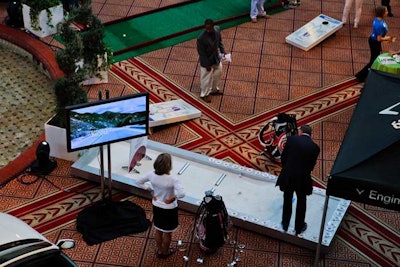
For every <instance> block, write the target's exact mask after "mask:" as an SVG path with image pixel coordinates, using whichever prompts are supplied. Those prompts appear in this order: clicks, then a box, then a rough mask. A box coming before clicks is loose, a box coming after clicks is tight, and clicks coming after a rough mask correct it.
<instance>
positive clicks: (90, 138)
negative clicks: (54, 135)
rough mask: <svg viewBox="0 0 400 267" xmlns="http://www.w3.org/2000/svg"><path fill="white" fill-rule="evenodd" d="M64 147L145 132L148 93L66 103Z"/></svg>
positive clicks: (71, 148)
mask: <svg viewBox="0 0 400 267" xmlns="http://www.w3.org/2000/svg"><path fill="white" fill-rule="evenodd" d="M65 109H66V114H67V129H66V130H67V151H68V152H72V151H77V150H82V149H87V148H91V147H95V146H102V145H106V144H110V143H114V142H119V141H123V140H128V139H133V138H136V137H141V136H145V135H148V134H149V93H147V92H144V93H138V94H132V95H126V96H121V97H116V98H110V99H104V100H98V101H94V102H89V103H84V104H78V105H72V106H67V107H66V108H65Z"/></svg>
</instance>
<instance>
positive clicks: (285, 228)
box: [281, 223, 289, 232]
mask: <svg viewBox="0 0 400 267" xmlns="http://www.w3.org/2000/svg"><path fill="white" fill-rule="evenodd" d="M281 226H282V229H283V231H285V232H287V230H288V228H289V226H286V227H285V226H284V225H283V223H281Z"/></svg>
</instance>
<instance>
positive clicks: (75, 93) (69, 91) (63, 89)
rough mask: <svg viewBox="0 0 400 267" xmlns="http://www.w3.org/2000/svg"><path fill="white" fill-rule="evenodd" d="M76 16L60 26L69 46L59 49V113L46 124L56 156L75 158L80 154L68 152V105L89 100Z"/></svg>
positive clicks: (47, 137) (65, 44)
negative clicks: (75, 27)
mask: <svg viewBox="0 0 400 267" xmlns="http://www.w3.org/2000/svg"><path fill="white" fill-rule="evenodd" d="M71 21H72V19H71V18H70V17H67V18H66V20H65V21H64V23H63V24H61V25H60V27H59V31H60V36H61V39H62V41H63V43H64V46H65V48H64V49H59V50H58V51H57V52H56V60H57V63H58V66H59V67H60V69H61V70H62V71H63V72H64V77H62V78H59V79H58V80H57V81H56V83H55V85H54V91H55V95H56V115H55V116H54V117H52V118H51V119H50V120H49V121H47V122H46V123H45V135H46V141H47V142H48V143H49V144H50V147H51V149H50V155H51V156H52V157H57V158H62V159H66V160H70V161H75V160H76V159H77V158H78V153H76V152H75V153H68V152H67V148H66V140H67V139H66V129H65V127H66V122H67V117H66V111H65V107H66V106H69V105H74V104H80V103H86V102H87V101H88V99H87V94H86V91H85V90H84V88H83V87H82V81H83V80H84V79H85V77H86V70H85V69H84V68H81V67H79V65H78V62H79V61H80V60H81V59H82V57H83V47H84V46H83V42H82V38H81V36H80V34H79V32H78V31H76V30H74V29H72V28H71V27H70V26H71V25H70V24H71Z"/></svg>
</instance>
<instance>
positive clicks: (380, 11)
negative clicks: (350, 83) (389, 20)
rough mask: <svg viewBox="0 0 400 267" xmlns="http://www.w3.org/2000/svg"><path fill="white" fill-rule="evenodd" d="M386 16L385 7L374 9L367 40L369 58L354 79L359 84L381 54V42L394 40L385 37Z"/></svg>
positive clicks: (390, 37) (387, 36) (386, 30)
mask: <svg viewBox="0 0 400 267" xmlns="http://www.w3.org/2000/svg"><path fill="white" fill-rule="evenodd" d="M387 15H388V11H387V8H386V7H385V6H378V7H376V8H375V18H374V20H373V22H372V31H371V34H370V36H369V38H368V44H369V49H370V52H371V57H370V59H369V62H368V64H367V65H365V66H364V68H362V70H360V71H359V72H358V73H356V75H355V76H356V79H357V81H359V82H364V81H365V79H366V78H367V76H368V72H369V69H370V68H371V66H372V64H373V63H374V61H375V59H376V58H377V57H378V56H379V54H380V53H381V52H382V42H392V41H394V40H395V38H393V37H392V36H389V35H386V34H387V32H388V26H387V24H386V22H385V21H384V19H383V18H384V17H386V16H387Z"/></svg>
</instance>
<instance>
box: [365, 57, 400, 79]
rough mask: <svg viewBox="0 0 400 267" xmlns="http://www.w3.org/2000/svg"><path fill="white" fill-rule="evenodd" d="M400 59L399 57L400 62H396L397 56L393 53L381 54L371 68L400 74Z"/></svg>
mask: <svg viewBox="0 0 400 267" xmlns="http://www.w3.org/2000/svg"><path fill="white" fill-rule="evenodd" d="M399 59H400V58H399ZM399 59H397V61H399V62H396V60H395V58H394V57H393V56H392V55H391V54H389V53H384V54H381V55H379V56H378V57H377V58H376V59H375V61H374V63H373V64H372V66H371V69H374V70H379V71H383V72H388V73H392V74H397V75H400V60H399Z"/></svg>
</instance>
